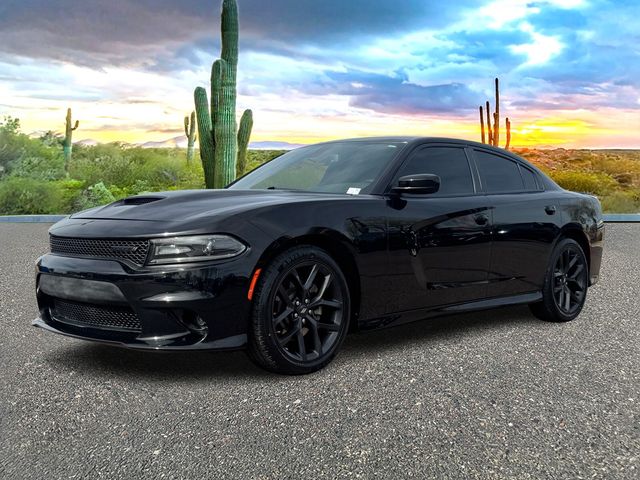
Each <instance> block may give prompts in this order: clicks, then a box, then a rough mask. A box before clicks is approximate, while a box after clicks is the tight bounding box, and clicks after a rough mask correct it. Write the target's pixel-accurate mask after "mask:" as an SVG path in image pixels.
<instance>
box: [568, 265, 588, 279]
mask: <svg viewBox="0 0 640 480" xmlns="http://www.w3.org/2000/svg"><path fill="white" fill-rule="evenodd" d="M583 271H584V265H583V264H582V263H581V264H579V265H578V266H577V267H576V269H575V270H574V272H573V273H572V274H571V275H569V279H571V280H575V279H577V278H578V276H579V275H580V274H581V273H582V272H583Z"/></svg>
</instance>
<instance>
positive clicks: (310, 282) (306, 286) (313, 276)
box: [302, 263, 318, 292]
mask: <svg viewBox="0 0 640 480" xmlns="http://www.w3.org/2000/svg"><path fill="white" fill-rule="evenodd" d="M317 274H318V264H317V263H315V264H314V265H313V267H311V272H309V277H308V278H307V281H306V282H304V286H303V287H302V288H303V289H304V291H305V292H308V291H309V290H310V289H311V287H312V286H313V282H314V281H315V279H316V275H317Z"/></svg>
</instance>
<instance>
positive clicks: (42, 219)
mask: <svg viewBox="0 0 640 480" xmlns="http://www.w3.org/2000/svg"><path fill="white" fill-rule="evenodd" d="M66 216H67V215H0V223H2V222H9V223H55V222H57V221H58V220H62V219H63V218H65V217H66ZM603 216H604V221H605V222H610V223H640V213H607V214H605V215H603Z"/></svg>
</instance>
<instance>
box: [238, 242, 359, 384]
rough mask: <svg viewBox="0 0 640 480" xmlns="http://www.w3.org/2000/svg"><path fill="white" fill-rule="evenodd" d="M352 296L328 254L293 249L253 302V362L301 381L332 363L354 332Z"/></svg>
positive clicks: (274, 265)
mask: <svg viewBox="0 0 640 480" xmlns="http://www.w3.org/2000/svg"><path fill="white" fill-rule="evenodd" d="M349 318H350V296H349V288H348V286H347V282H346V280H345V278H344V275H343V274H342V271H341V270H340V267H339V266H338V265H337V264H336V262H335V261H334V260H333V259H332V258H331V256H329V254H327V253H326V252H325V251H324V250H321V249H319V248H317V247H312V246H301V247H294V248H292V249H290V250H287V251H285V252H284V253H282V254H280V255H279V256H278V257H276V258H275V259H274V260H273V261H272V262H271V264H270V265H269V266H268V267H267V268H266V269H265V270H264V272H263V273H262V275H261V277H260V279H259V281H258V285H257V288H256V290H255V293H254V296H253V306H252V315H251V325H250V331H249V345H248V353H249V357H250V358H251V359H252V360H253V361H254V362H255V363H256V364H257V365H258V366H260V367H262V368H264V369H266V370H269V371H272V372H276V373H282V374H288V375H299V374H305V373H311V372H314V371H316V370H320V369H321V368H323V367H324V366H326V365H327V364H328V363H329V362H331V361H332V360H333V358H334V357H335V356H336V354H337V352H338V349H339V348H340V346H341V344H342V342H343V341H344V338H345V336H346V334H347V331H348V329H349Z"/></svg>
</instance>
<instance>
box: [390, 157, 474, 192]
mask: <svg viewBox="0 0 640 480" xmlns="http://www.w3.org/2000/svg"><path fill="white" fill-rule="evenodd" d="M420 173H432V174H434V175H438V176H439V177H440V189H439V190H438V192H437V193H434V194H433V195H431V196H438V197H441V196H447V195H472V194H473V193H474V188H473V177H472V176H471V168H470V166H469V161H468V160H467V156H466V154H465V153H464V148H457V147H424V148H421V149H419V150H417V151H415V152H413V153H412V154H411V156H410V157H409V158H408V159H407V160H406V161H405V163H404V164H403V165H402V167H400V171H399V172H398V175H397V176H396V179H395V181H396V182H397V181H398V178H400V177H404V176H405V175H415V174H420Z"/></svg>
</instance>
